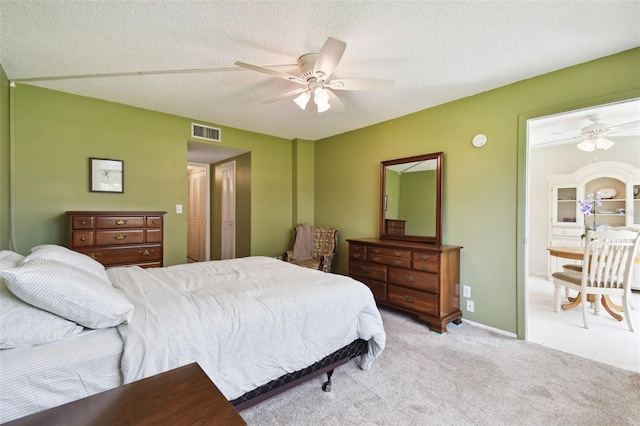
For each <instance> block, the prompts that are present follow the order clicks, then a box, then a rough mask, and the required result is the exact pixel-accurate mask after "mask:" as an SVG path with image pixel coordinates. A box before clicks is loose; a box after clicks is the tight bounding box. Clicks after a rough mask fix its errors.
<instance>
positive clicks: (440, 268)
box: [347, 238, 462, 333]
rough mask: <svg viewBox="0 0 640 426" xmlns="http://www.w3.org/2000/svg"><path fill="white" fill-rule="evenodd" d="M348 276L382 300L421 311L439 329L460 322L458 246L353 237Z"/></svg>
mask: <svg viewBox="0 0 640 426" xmlns="http://www.w3.org/2000/svg"><path fill="white" fill-rule="evenodd" d="M347 241H348V242H349V276H350V277H352V278H354V279H356V280H358V281H361V282H363V283H364V284H366V285H367V286H369V288H370V289H371V291H372V292H373V295H374V297H375V298H376V300H377V301H378V303H380V304H383V305H389V306H392V307H394V308H397V309H400V310H402V311H406V312H410V313H414V314H417V315H418V318H420V320H422V321H424V322H426V323H428V324H429V326H430V328H431V329H432V330H434V331H437V332H438V333H444V332H446V331H447V323H449V322H451V321H453V322H454V323H456V324H460V322H461V321H462V312H461V311H460V289H459V287H460V249H461V248H462V247H459V246H446V245H433V244H423V243H414V242H405V241H394V240H380V239H377V238H362V239H349V240H347Z"/></svg>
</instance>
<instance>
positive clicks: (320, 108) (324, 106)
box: [318, 102, 331, 112]
mask: <svg viewBox="0 0 640 426" xmlns="http://www.w3.org/2000/svg"><path fill="white" fill-rule="evenodd" d="M329 108H331V105H329V102H326V103H323V104H318V112H325V111H328V110H329Z"/></svg>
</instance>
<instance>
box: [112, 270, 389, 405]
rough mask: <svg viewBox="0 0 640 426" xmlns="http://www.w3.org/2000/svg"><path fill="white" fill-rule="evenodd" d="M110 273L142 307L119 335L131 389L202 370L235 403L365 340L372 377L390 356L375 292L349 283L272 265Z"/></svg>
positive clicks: (366, 364) (366, 362) (342, 278)
mask: <svg viewBox="0 0 640 426" xmlns="http://www.w3.org/2000/svg"><path fill="white" fill-rule="evenodd" d="M108 274H109V277H110V278H111V281H112V282H113V285H114V286H115V287H117V288H119V289H121V290H122V291H123V292H125V294H126V295H127V297H128V298H129V299H130V300H131V301H132V302H133V303H134V305H135V312H134V317H133V319H132V321H131V323H130V324H128V325H120V326H118V329H119V331H120V334H121V335H122V338H123V341H124V354H123V357H122V370H123V371H122V372H123V375H124V379H125V383H129V382H132V381H135V380H139V379H141V378H144V377H147V376H150V375H153V374H157V373H160V372H162V371H166V370H168V369H172V368H176V367H179V366H181V365H185V364H188V363H191V362H194V361H195V362H198V363H199V364H200V366H201V367H202V368H203V370H204V371H205V372H206V373H207V374H208V375H209V377H211V379H212V380H213V381H214V382H215V383H216V385H217V386H218V388H219V389H220V391H221V392H222V393H223V394H224V395H225V396H226V397H227V398H228V399H230V400H232V399H235V398H237V397H239V396H241V395H242V394H244V393H245V392H248V391H250V390H252V389H255V388H256V387H258V386H260V385H263V384H265V383H267V382H269V381H271V380H273V379H276V378H278V377H280V376H282V375H284V374H286V373H290V372H293V371H297V370H300V369H302V368H305V367H307V366H309V365H311V364H312V363H314V362H316V361H318V360H320V359H322V358H323V357H325V356H326V355H328V354H330V353H332V352H334V351H336V350H338V349H340V348H341V347H343V346H345V345H347V344H349V343H351V342H352V341H354V340H355V339H357V338H361V339H364V340H367V341H368V342H369V349H368V353H367V354H365V355H363V356H362V359H361V367H362V368H364V369H366V368H368V367H369V365H370V364H371V362H372V361H373V359H374V358H375V357H377V356H378V355H379V354H380V353H381V352H382V350H383V349H384V345H385V332H384V328H383V325H382V319H381V318H380V313H379V312H378V309H377V307H376V305H375V302H374V299H373V296H372V294H371V291H370V290H369V289H368V287H366V286H365V285H364V284H361V283H359V282H357V281H355V280H353V279H351V278H348V277H345V276H341V275H335V274H327V273H324V272H320V271H314V270H311V269H306V268H301V267H299V266H295V265H292V264H288V263H285V262H282V261H280V260H276V259H273V258H268V257H249V258H242V259H234V260H226V261H213V262H203V263H198V264H189V265H178V266H171V267H166V268H157V269H141V268H137V267H133V268H113V269H109V270H108Z"/></svg>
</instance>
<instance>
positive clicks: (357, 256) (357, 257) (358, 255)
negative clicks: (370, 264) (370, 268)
mask: <svg viewBox="0 0 640 426" xmlns="http://www.w3.org/2000/svg"><path fill="white" fill-rule="evenodd" d="M352 256H353V258H354V259H360V253H354V254H352Z"/></svg>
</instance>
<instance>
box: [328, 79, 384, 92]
mask: <svg viewBox="0 0 640 426" xmlns="http://www.w3.org/2000/svg"><path fill="white" fill-rule="evenodd" d="M395 85H396V82H395V80H383V79H380V78H341V79H336V80H331V81H330V82H329V83H326V84H325V86H328V87H330V88H331V89H335V90H385V89H391V88H393V87H394V86H395Z"/></svg>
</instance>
